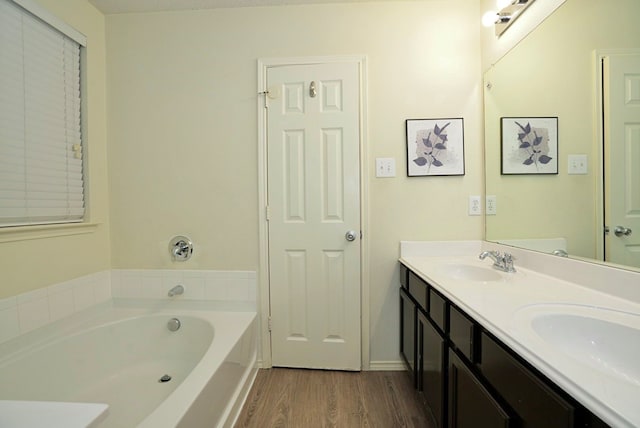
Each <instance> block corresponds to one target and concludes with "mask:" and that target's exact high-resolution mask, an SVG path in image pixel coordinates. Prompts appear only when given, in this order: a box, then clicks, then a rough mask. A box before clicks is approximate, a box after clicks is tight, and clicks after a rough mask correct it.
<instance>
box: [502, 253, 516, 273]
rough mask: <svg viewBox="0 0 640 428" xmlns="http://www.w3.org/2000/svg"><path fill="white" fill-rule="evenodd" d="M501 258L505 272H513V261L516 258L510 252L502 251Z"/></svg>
mask: <svg viewBox="0 0 640 428" xmlns="http://www.w3.org/2000/svg"><path fill="white" fill-rule="evenodd" d="M502 260H503V261H504V267H505V270H506V271H507V272H515V271H516V269H515V268H514V267H513V261H514V260H516V258H515V257H514V256H513V255H512V254H510V253H504V254H503V255H502Z"/></svg>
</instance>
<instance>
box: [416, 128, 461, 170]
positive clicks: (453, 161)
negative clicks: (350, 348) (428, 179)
mask: <svg viewBox="0 0 640 428" xmlns="http://www.w3.org/2000/svg"><path fill="white" fill-rule="evenodd" d="M406 131H407V132H406V135H407V176H409V177H423V176H442V175H464V164H465V162H464V119H463V118H461V117H457V118H443V119H407V120H406Z"/></svg>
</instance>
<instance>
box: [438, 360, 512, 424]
mask: <svg viewBox="0 0 640 428" xmlns="http://www.w3.org/2000/svg"><path fill="white" fill-rule="evenodd" d="M510 426H512V425H511V417H510V416H509V414H508V413H507V411H506V410H505V409H503V408H502V406H501V405H500V404H499V403H498V402H497V401H496V399H495V398H494V396H493V395H492V394H491V392H489V391H488V390H487V388H486V387H485V386H484V385H483V383H482V382H481V381H480V379H479V378H478V377H477V376H476V375H475V374H474V373H473V372H472V371H471V369H470V368H469V366H468V365H467V364H465V362H463V361H462V360H461V359H460V358H459V357H458V356H457V355H456V353H455V352H454V351H453V350H452V351H450V353H449V427H451V428H477V427H485V428H490V427H496V428H498V427H500V428H502V427H504V428H507V427H510Z"/></svg>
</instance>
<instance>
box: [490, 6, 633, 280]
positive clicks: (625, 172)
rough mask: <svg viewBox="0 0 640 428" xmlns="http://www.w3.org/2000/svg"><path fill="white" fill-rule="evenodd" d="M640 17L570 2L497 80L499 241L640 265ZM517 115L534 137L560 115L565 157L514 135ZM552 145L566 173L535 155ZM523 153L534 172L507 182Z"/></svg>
mask: <svg viewBox="0 0 640 428" xmlns="http://www.w3.org/2000/svg"><path fill="white" fill-rule="evenodd" d="M638 17H640V1H638V0H613V1H602V0H567V1H566V2H565V3H564V4H562V5H561V6H560V7H559V8H558V9H557V10H556V11H555V12H554V13H553V14H551V15H550V16H549V17H548V18H547V19H546V20H544V21H543V22H542V23H541V24H540V25H539V26H538V27H537V28H536V29H535V30H534V31H532V32H531V33H530V34H529V35H528V36H526V37H525V38H524V39H523V40H522V41H521V42H520V43H518V45H517V46H515V47H514V48H513V49H512V50H511V51H509V52H508V53H507V54H506V55H505V56H503V57H502V58H501V59H500V60H499V61H498V62H497V63H496V64H494V65H493V66H492V67H491V68H490V69H489V70H488V71H487V72H486V73H485V76H484V85H485V88H484V95H485V105H484V108H485V167H486V194H487V195H488V196H489V195H495V197H496V199H495V200H496V205H495V207H496V214H495V215H487V216H486V239H487V240H489V241H497V242H502V243H506V244H511V245H515V246H522V247H526V248H531V249H536V250H540V251H545V252H553V251H554V250H561V251H557V252H556V253H557V254H558V253H559V254H562V251H566V253H568V255H569V257H578V258H582V259H589V260H594V261H606V262H611V263H614V264H617V265H623V266H625V267H630V268H640V25H638ZM601 56H602V57H603V58H604V60H603V63H602V66H600V65H598V64H599V63H600V61H599V60H598V59H597V58H600V57H601ZM621 58H622V59H621ZM598 81H600V82H602V83H601V84H599V83H598ZM616 97H617V98H616ZM625 108H627V110H624V109H625ZM625 115H626V116H625ZM629 115H631V116H629ZM505 117H506V118H518V119H522V120H520V121H519V122H518V123H519V124H520V125H522V126H523V127H524V128H525V129H526V128H527V124H528V122H532V124H531V126H530V128H529V130H530V131H531V134H532V135H533V133H534V131H535V130H537V131H539V132H541V133H542V134H544V129H542V128H544V127H545V126H546V125H544V124H546V123H548V122H544V121H543V122H536V120H535V118H543V117H544V118H549V117H552V118H555V117H557V118H558V120H557V123H558V130H557V153H556V152H554V151H553V147H551V148H549V146H552V145H553V141H551V142H547V138H546V137H545V138H544V139H540V140H542V143H541V144H540V146H539V147H538V146H536V147H535V148H534V146H533V144H529V145H527V144H522V141H519V139H520V138H523V137H522V135H520V136H518V135H517V134H518V132H515V133H514V132H513V131H509V130H508V129H506V128H505V131H504V134H505V135H502V130H501V118H505ZM630 117H631V118H630ZM528 119H532V120H528ZM509 122H515V120H510V121H509ZM521 122H522V123H521ZM525 122H527V123H525ZM540 123H542V125H540ZM518 126H519V125H518ZM523 131H524V129H523ZM521 134H525V132H522V133H521ZM536 135H537V134H536ZM544 135H546V134H544ZM503 140H504V141H503ZM540 140H538V141H540ZM523 141H524V139H523ZM534 141H536V140H535V138H534V139H533V140H532V141H531V143H533V142H534ZM503 143H504V145H505V147H504V156H503V147H502V145H503ZM514 144H515V145H516V147H515V148H513V145H514ZM520 146H523V147H522V148H521V147H520ZM543 146H544V147H543ZM538 148H542V150H541V152H542V153H539V152H536V150H537V149H538ZM549 149H550V150H551V153H549V154H548V156H549V157H555V158H556V159H554V161H557V171H558V173H557V174H540V172H548V170H545V169H544V165H542V164H541V163H539V162H528V161H527V159H533V160H537V158H536V156H542V154H547V153H548V151H549ZM531 155H535V156H534V157H533V158H531ZM574 155H578V156H574ZM518 156H520V157H522V159H520V160H521V161H522V164H521V165H522V166H521V167H519V168H517V170H518V171H519V172H524V174H508V175H506V174H502V173H501V171H502V166H503V163H502V162H503V157H504V158H505V159H504V161H505V162H512V163H513V162H514V161H516V159H517V158H518ZM543 159H544V160H546V158H543ZM585 159H586V162H585ZM570 160H571V162H572V168H575V171H574V172H578V173H577V174H574V173H572V174H570V173H569V172H570V171H569V169H570V168H569V163H570ZM584 166H586V168H587V173H586V174H583V173H580V172H581V171H580V169H581V168H582V167H584ZM634 221H635V222H636V223H635V224H634ZM605 226H608V227H609V233H605V231H604V228H605ZM617 226H620V227H622V229H620V228H618V229H617V230H615V228H616V227H617ZM634 229H635V230H634ZM631 231H632V232H631Z"/></svg>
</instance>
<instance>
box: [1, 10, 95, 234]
mask: <svg viewBox="0 0 640 428" xmlns="http://www.w3.org/2000/svg"><path fill="white" fill-rule="evenodd" d="M16 3H20V4H26V5H27V6H28V7H29V11H27V10H26V9H24V8H22V7H21V6H18V5H17V4H16ZM85 43H86V42H85V39H84V36H82V35H81V34H79V33H77V32H76V31H75V30H73V29H71V28H69V27H68V26H66V24H64V23H62V22H60V21H59V20H57V19H56V18H55V17H52V16H50V15H48V14H47V12H46V11H44V10H42V9H40V8H39V7H38V6H37V5H33V2H26V1H24V0H0V227H2V226H20V225H29V224H47V223H67V222H80V221H82V220H83V218H84V212H85V209H84V178H83V162H82V155H83V153H82V152H83V144H82V135H81V117H80V110H81V104H80V103H81V98H80V97H81V94H80V51H81V49H82V48H83V46H84V45H85Z"/></svg>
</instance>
